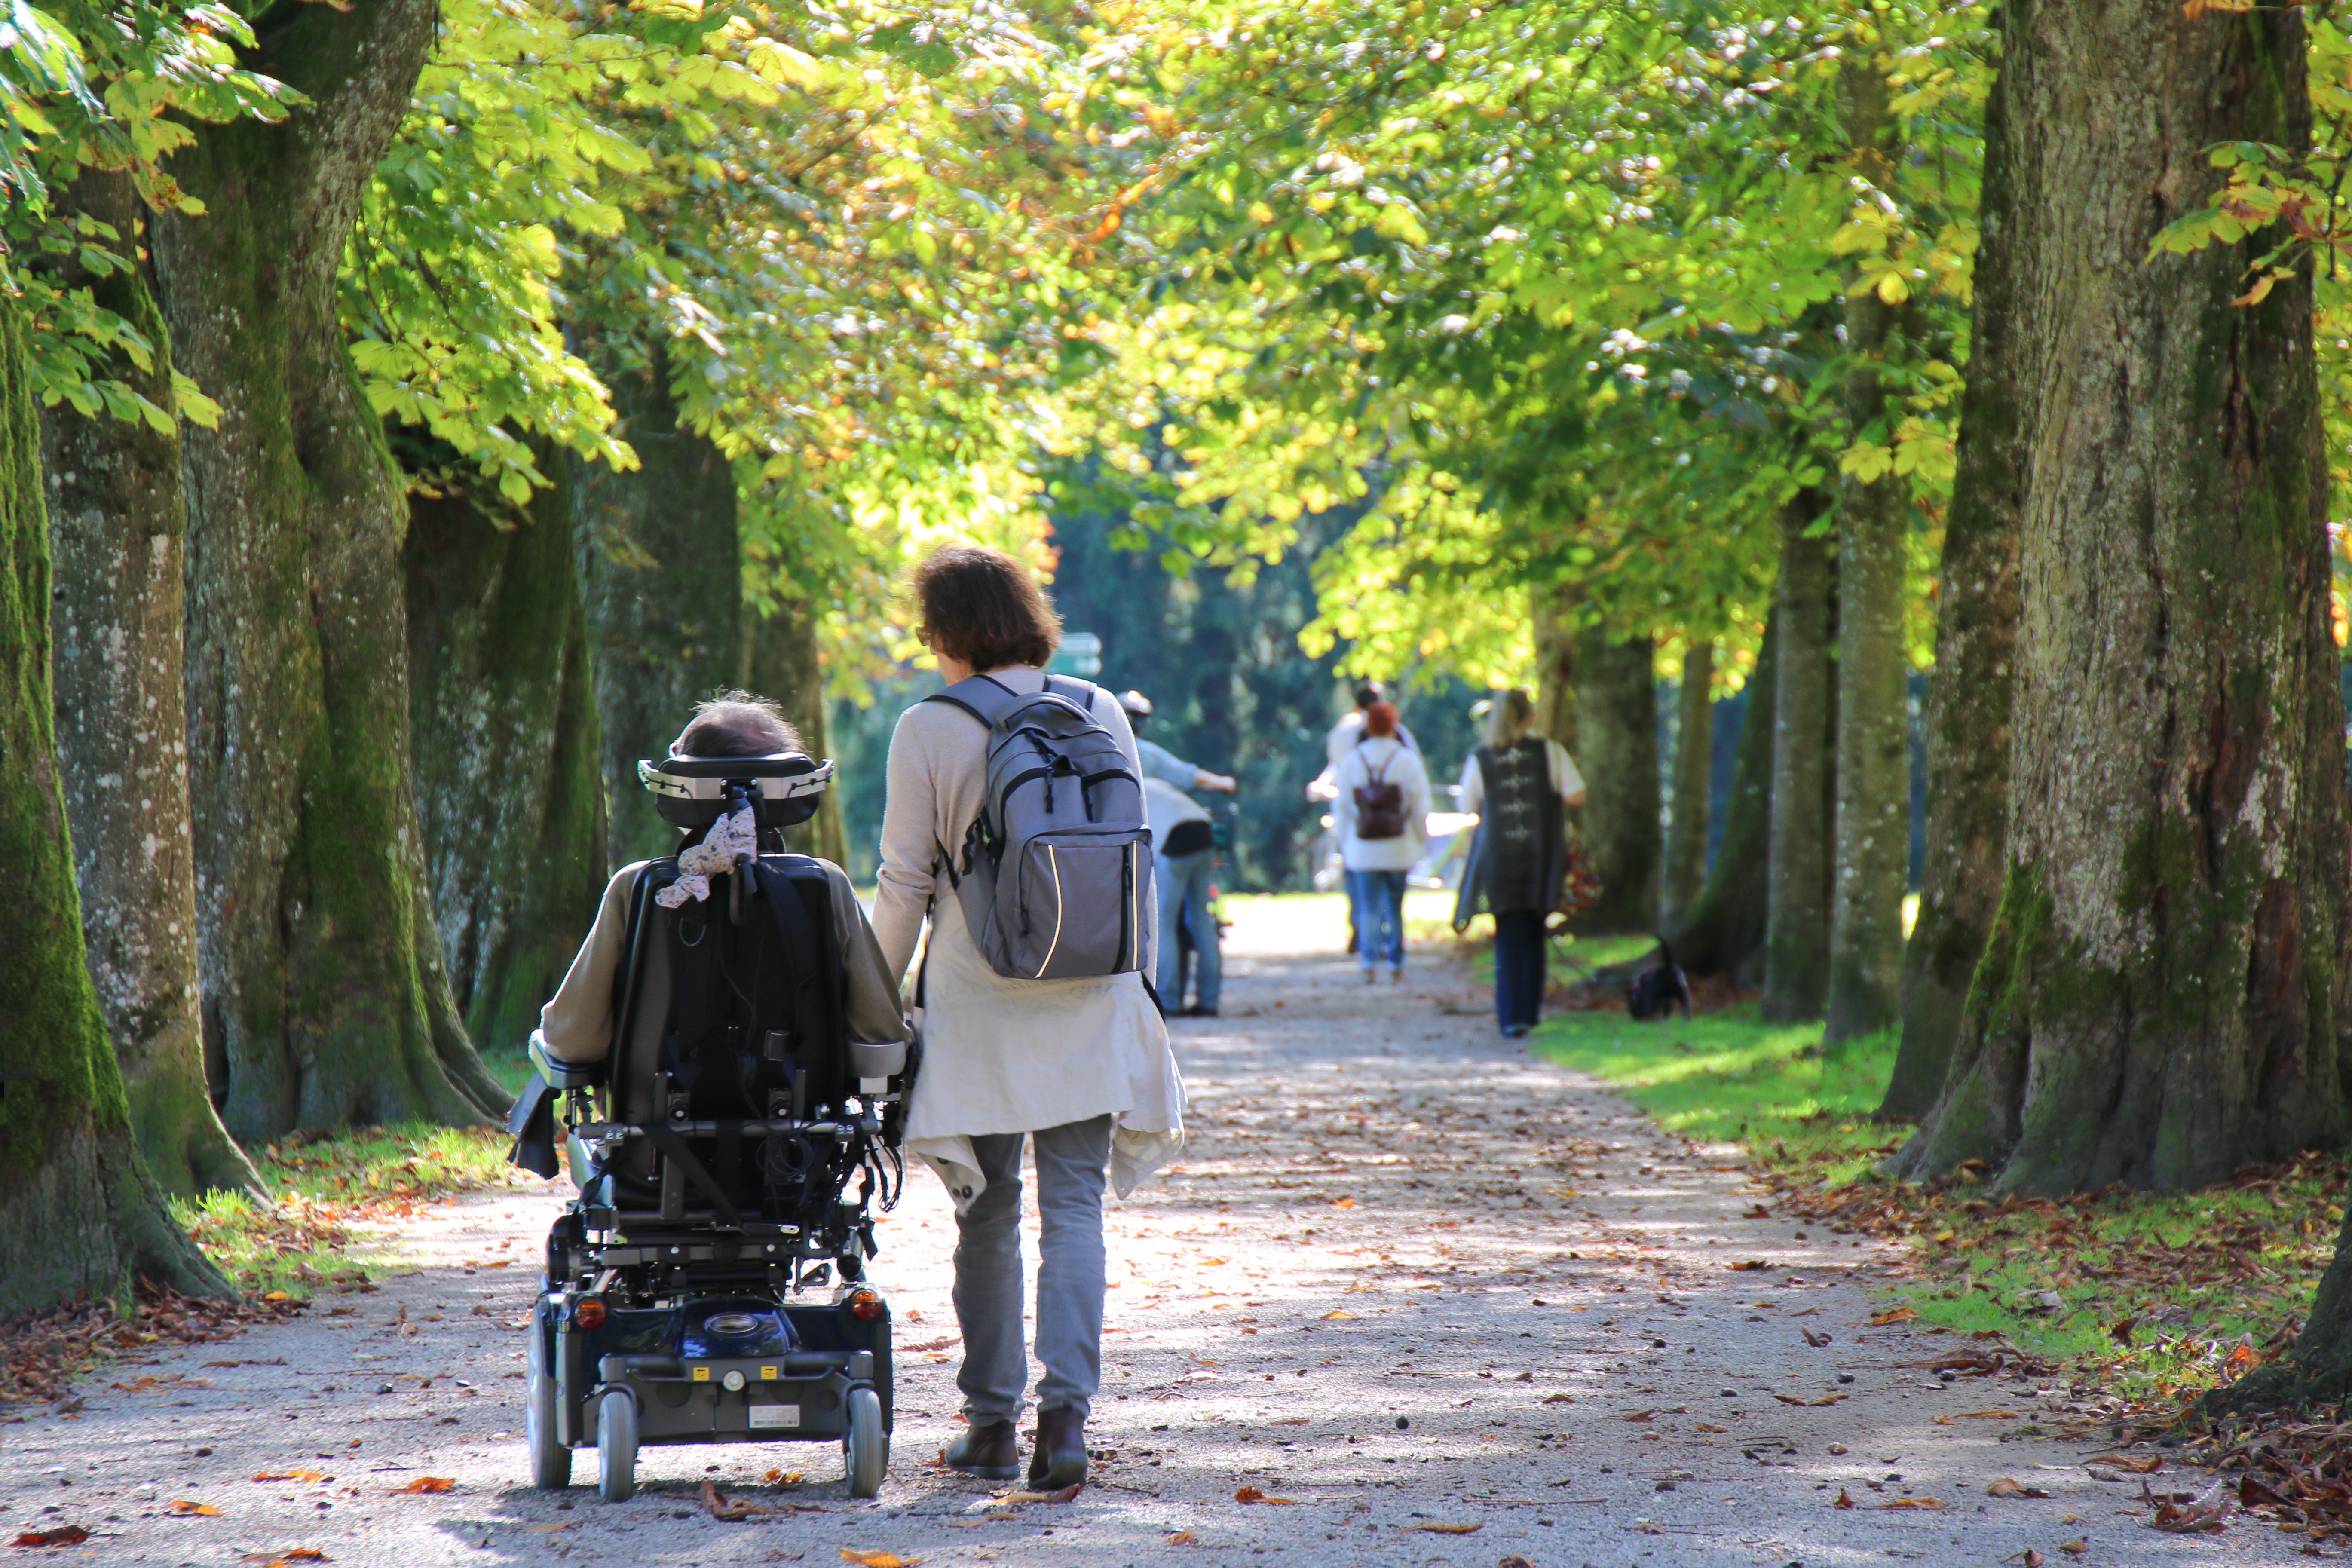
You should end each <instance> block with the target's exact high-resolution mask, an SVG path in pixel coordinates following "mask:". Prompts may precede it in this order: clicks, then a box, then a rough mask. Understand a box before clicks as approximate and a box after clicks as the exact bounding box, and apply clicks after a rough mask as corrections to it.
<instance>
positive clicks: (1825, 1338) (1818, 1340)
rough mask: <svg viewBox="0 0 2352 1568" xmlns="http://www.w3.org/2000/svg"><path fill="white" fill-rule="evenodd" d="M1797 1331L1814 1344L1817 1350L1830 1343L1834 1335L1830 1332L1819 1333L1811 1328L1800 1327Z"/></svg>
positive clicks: (1807, 1341)
mask: <svg viewBox="0 0 2352 1568" xmlns="http://www.w3.org/2000/svg"><path fill="white" fill-rule="evenodd" d="M1798 1332H1799V1333H1801V1334H1802V1335H1804V1336H1805V1342H1806V1343H1807V1344H1809V1345H1811V1346H1812V1347H1813V1348H1814V1349H1815V1350H1819V1349H1821V1348H1822V1346H1823V1345H1825V1344H1828V1343H1829V1342H1830V1341H1831V1339H1832V1337H1833V1336H1832V1335H1829V1334H1817V1333H1815V1332H1813V1331H1812V1330H1811V1329H1799V1330H1798Z"/></svg>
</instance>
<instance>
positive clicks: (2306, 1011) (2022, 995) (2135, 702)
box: [1905, 0, 2352, 1324]
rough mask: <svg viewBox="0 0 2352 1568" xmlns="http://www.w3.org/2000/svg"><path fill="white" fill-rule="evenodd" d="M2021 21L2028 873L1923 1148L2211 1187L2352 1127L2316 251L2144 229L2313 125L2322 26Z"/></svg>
mask: <svg viewBox="0 0 2352 1568" xmlns="http://www.w3.org/2000/svg"><path fill="white" fill-rule="evenodd" d="M2003 30H2004V33H2005V35H2006V37H2005V40H2004V47H2003V51H2002V59H2003V61H2004V64H2003V68H2002V75H2001V79H2000V84H1999V87H1998V89H1997V90H1999V91H2000V93H2001V94H2002V96H2003V98H2004V100H2005V101H2004V112H2005V113H2006V114H2007V115H2008V117H2009V124H2010V126H2011V129H2012V130H2013V131H2014V132H2015V133H2016V134H2015V136H2014V138H2013V139H2012V141H2011V148H2010V152H2011V162H2010V174H2011V181H2012V196H2013V201H2014V213H2015V221H2014V230H2013V234H2014V237H2015V241H2016V249H2015V252H2014V265H2015V267H2016V273H2015V279H2014V288H2015V297H2016V299H2017V300H2020V301H2021V307H2020V313H2019V316H2018V318H2017V320H2016V321H2015V322H2014V324H2013V329H2012V330H2013V331H2015V333H2016V336H2017V341H2018V342H2019V344H2020V345H2021V349H2020V353H2019V355H2018V358H2019V361H2020V370H2019V374H2018V375H2017V378H2016V388H2017V397H2018V405H2019V429H2020V432H2021V434H2020V437H2019V448H2020V450H2021V452H2023V453H2024V455H2025V463H2026V466H2025V469H2024V475H2023V494H2024V500H2023V507H2022V511H2021V520H2020V531H2021V532H2020V576H2021V583H2022V584H2023V588H2022V601H2021V604H2022V610H2021V616H2020V619H2019V632H2018V639H2017V647H2016V666H2017V674H2018V679H2017V689H2016V694H2015V706H2014V710H2013V714H2014V739H2013V743H2012V752H2011V773H2010V781H2011V782H2010V798H2011V814H2010V827H2009V837H2008V849H2007V856H2006V859H2007V869H2006V875H2005V877H2004V879H2003V888H2002V894H2001V902H2000V910H1999V912H1998V914H1997V916H1996V918H1995V921H1994V926H1993V930H1992V934H1991V937H1990V941H1989V942H1988V944H1987V947H1986V952H1985V954H1984V957H1983V959H1982V960H1981V962H1980V963H1979V965H1978V969H1977V973H1976V978H1975V982H1974V984H1973V986H1972V987H1971V990H1970V994H1969V1005H1968V1011H1967V1014H1966V1016H1965V1018H1964V1021H1963V1024H1962V1028H1961V1036H1960V1045H1959V1048H1958V1053H1957V1054H1956V1061H1955V1067H1954V1071H1953V1074H1952V1076H1951V1077H1950V1078H1949V1079H1948V1080H1947V1089H1946V1091H1945V1094H1944V1097H1943V1100H1942V1102H1941V1103H1940V1104H1939V1105H1938V1106H1937V1110H1935V1111H1934V1112H1933V1113H1932V1114H1931V1116H1930V1118H1929V1120H1928V1121H1927V1123H1926V1124H1925V1125H1924V1126H1923V1127H1922V1129H1921V1131H1920V1133H1919V1135H1918V1137H1917V1138H1916V1139H1915V1140H1914V1141H1913V1142H1912V1145H1911V1147H1910V1149H1909V1150H1907V1151H1906V1160H1905V1163H1906V1166H1907V1167H1908V1168H1909V1169H1910V1170H1912V1171H1914V1172H1916V1173H1931V1172H1935V1171H1941V1170H1947V1169H1949V1168H1950V1167H1951V1166H1952V1165H1953V1164H1955V1163H1958V1161H1961V1160H1964V1159H1969V1158H1971V1157H1982V1158H1984V1159H1986V1160H1988V1161H1990V1162H1991V1163H1993V1165H1994V1166H1995V1167H1996V1173H1995V1178H1994V1180H1993V1182H1992V1184H1991V1185H1992V1190H1994V1191H1998V1192H2003V1193H2058V1192H2067V1191H2079V1190H2084V1189H2088V1188H2095V1187H2098V1186H2101V1185H2104V1184H2106V1183H2109V1182H2117V1181H2120V1182H2125V1183H2128V1184H2135V1185H2145V1186H2151V1187H2159V1188H2180V1187H2189V1186H2195V1185H2198V1184H2202V1183H2206V1182H2210V1181H2214V1180H2217V1179H2219V1178H2221V1177H2223V1176H2226V1175H2227V1174H2229V1173H2231V1171H2233V1170H2236V1169H2238V1168H2239V1167H2240V1166H2242V1165H2246V1164H2250V1163H2262V1162H2268V1161H2274V1160H2281V1159H2284V1158H2286V1157H2288V1156H2290V1155H2292V1154H2294V1153H2295V1152H2298V1151H2300V1150H2304V1149H2313V1148H2329V1147H2333V1146H2334V1145H2335V1144H2336V1142H2337V1141H2338V1140H2340V1139H2341V1138H2342V1136H2343V1134H2344V1129H2345V1115H2344V1079H2343V1077H2342V1074H2341V1071H2340V1068H2339V1055H2338V1053H2339V1049H2340V1046H2341V1040H2340V1025H2341V1019H2342V1007H2343V1003H2344V990H2345V981H2346V974H2347V954H2346V952H2345V949H2344V944H2343V940H2342V938H2343V927H2342V921H2343V913H2342V911H2343V910H2344V907H2345V902H2346V898H2347V891H2352V889H2347V867H2346V856H2345V843H2346V834H2347V802H2346V787H2345V774H2344V750H2343V730H2344V715H2343V702H2342V698H2341V694H2340V691H2339V689H2338V685H2337V682H2338V663H2337V656H2336V647H2335V646H2334V643H2333V640H2332V638H2331V637H2330V636H2329V628H2328V594H2327V589H2328V558H2327V546H2326V526H2325V525H2326V484H2327V480H2326V468H2325V465H2324V462H2323V458H2322V453H2321V449H2320V443H2321V432H2320V424H2319V403H2318V393H2317V386H2316V379H2315V371H2314V365H2313V345H2312V329H2311V312H2312V286H2311V281H2310V278H2309V276H2308V267H2307V263H2303V264H2299V265H2298V270H2296V271H2295V272H2294V273H2293V274H2292V275H2291V276H2289V277H2287V278H2285V279H2282V280H2280V281H2278V282H2277V284H2276V286H2275V287H2274V288H2273V289H2271V291H2270V294H2269V296H2268V298H2266V299H2264V300H2261V301H2260V302H2258V303H2253V304H2251V305H2249V306H2246V307H2244V308H2233V305H2232V300H2233V298H2234V297H2236V296H2237V295H2238V294H2239V293H2240V292H2241V290H2242V289H2244V284H2245V276H2246V272H2245V269H2246V266H2247V263H2248V261H2249V260H2250V259H2251V258H2253V257H2256V256H2259V255H2262V254H2263V253H2264V252H2265V251H2266V250H2267V249H2268V248H2269V247H2272V246H2273V245H2274V244H2275V243H2276V242H2277V239H2278V236H2276V235H2273V234H2270V233H2261V234H2257V235H2254V236H2250V237H2248V238H2247V239H2246V240H2244V241H2243V242H2242V243H2241V244H2240V245H2236V246H2215V247H2208V248H2205V249H2202V250H2200V251H2197V252H2195V253H2192V254H2189V255H2172V254H2167V255H2159V256H2156V257H2154V258H2151V257H2150V256H2149V246H2150V242H2151V241H2152V240H2153V238H2154V237H2155V235H2156V233H2157V231H2158V228H2159V227H2160V226H2162V225H2163V224H2165V223H2166V222H2167V221H2168V220H2170V219H2171V218H2174V217H2176V216H2180V215H2181V214H2183V213H2187V212H2191V211H2195V210H2197V209H2199V208H2201V207H2203V206H2205V205H2208V204H2209V203H2210V202H2211V200H2212V199H2213V197H2214V195H2215V194H2216V192H2217V191H2218V189H2219V187H2220V185H2221V180H2222V175H2221V173H2220V172H2219V171H2217V170H2215V169H2213V168H2212V167H2211V166H2210V163H2209V162H2208V160H2207V158H2206V156H2205V152H2204V150H2205V149H2206V148H2208V147H2210V146H2212V145H2213V144H2215V143H2217V142H2237V141H2253V142H2271V143H2274V144H2277V145H2281V146H2284V147H2286V148H2288V149H2289V150H2290V151H2294V150H2300V149H2303V148H2305V147H2306V146H2307V145H2308V144H2309V140H2310V131H2311V110H2310V102H2309V98H2308V86H2307V81H2306V78H2305V40H2304V30H2303V20H2302V16H2301V14H2300V13H2298V12H2295V11H2292V10H2269V11H2253V12H2242V13H2221V12H2211V13H2206V14H2204V15H2202V16H2198V17H2197V18H2195V19H2191V18H2190V17H2189V16H2187V15H2185V14H2184V13H2183V11H2182V10H2180V9H2179V8H2178V7H2169V6H2167V7H2153V6H2150V7H2139V8H2126V7H2103V6H2066V5H2052V4H2047V3H2046V0H2029V3H2025V4H2019V5H2011V6H2009V7H2007V8H2005V9H2004V12H2003ZM2027 344H2030V345H2032V346H2031V348H2030V349H2027V348H2024V347H2023V346H2022V345H2027ZM2330 1310H2333V1311H2336V1312H2338V1313H2341V1312H2342V1311H2343V1303H2342V1302H2341V1301H2336V1302H2329V1301H2326V1300H2323V1301H2322V1302H2321V1304H2320V1306H2319V1307H2318V1308H2316V1309H2315V1312H2314V1322H2315V1324H2317V1323H2318V1322H2320V1321H2321V1320H2322V1319H2323V1318H2324V1317H2325V1316H2326V1312H2328V1311H2330Z"/></svg>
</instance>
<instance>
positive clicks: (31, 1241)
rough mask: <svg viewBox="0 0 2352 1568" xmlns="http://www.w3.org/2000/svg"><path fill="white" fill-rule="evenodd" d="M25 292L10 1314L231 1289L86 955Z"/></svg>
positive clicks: (4, 580)
mask: <svg viewBox="0 0 2352 1568" xmlns="http://www.w3.org/2000/svg"><path fill="white" fill-rule="evenodd" d="M41 491H42V484H41V426H40V420H39V417H38V416H37V414H36V413H35V412H34V407H33V397H32V394H31V390H30V388H29V386H28V384H27V375H26V363H25V328H24V315H23V307H22V305H21V304H19V303H18V302H17V301H16V300H8V299H5V298H0V866H5V867H7V868H8V876H9V889H8V892H9V896H8V898H7V899H5V900H0V1312H8V1311H15V1310H20V1309H23V1308H27V1307H46V1306H48V1305H50V1304H52V1303H53V1302H57V1301H59V1300H66V1299H68V1298H69V1297H71V1296H73V1295H74V1294H75V1293H77V1292H79V1291H88V1292H89V1293H90V1294H91V1295H93V1296H112V1297H118V1298H119V1297H121V1295H122V1294H123V1293H124V1292H125V1289H126V1288H127V1287H128V1286H129V1285H130V1284H131V1280H132V1279H134V1278H136V1277H139V1276H145V1277H147V1278H149V1279H154V1280H156V1281H157V1282H159V1283H163V1284H168V1285H172V1286H175V1287H177V1288H179V1289H184V1290H189V1291H193V1292H196V1293H198V1294H202V1295H207V1296H230V1295H233V1294H235V1292H234V1290H233V1289H231V1287H230V1285H229V1282H228V1281H227V1280H226V1279H224V1278H223V1277H222V1276H221V1273H220V1271H219V1270H218V1269H217V1268H214V1267H213V1265H212V1263H211V1262H210V1261H209V1260H208V1259H206V1258H205V1256H204V1254H203V1253H202V1252H200V1251H198V1250H197V1249H196V1247H195V1244H194V1243H193V1242H191V1241H190V1240H189V1239H188V1238H187V1237H186V1235H185V1234H184V1232H182V1231H181V1230H180V1228H179V1227H178V1226H175V1225H173V1223H172V1218H171V1215H170V1212H169V1211H168V1210H167V1209H166V1208H165V1206H164V1200H163V1190H162V1189H161V1188H160V1187H158V1186H157V1185H156V1184H155V1180H154V1178H153V1177H152V1175H150V1174H149V1173H148V1171H147V1163H146V1162H145V1161H144V1160H142V1158H141V1157H140V1154H139V1141H138V1138H137V1135H136V1134H135V1132H134V1131H133V1130H132V1128H131V1104H130V1100H129V1099H128V1098H127V1097H126V1096H125V1094H124V1092H123V1084H122V1075H121V1070H120V1069H119V1068H117V1067H116V1065H115V1060H114V1047H112V1046H111V1045H110V1044H109V1043H108V1040H107V1037H106V1019H105V1016H103V1014H101V1013H100V1009H99V1004H98V994H97V991H96V990H95V988H94V987H93V986H92V985H91V984H90V977H89V965H88V963H87V962H86V960H85V957H84V953H83V944H82V934H81V900H80V898H79V895H78V894H77V893H76V891H75V889H74V860H73V836H72V832H71V830H70V829H69V827H68V824H67V817H66V803H65V797H64V794H63V792H62V791H61V790H60V788H59V787H58V772H59V770H58V760H57V736H56V731H55V730H54V728H53V723H54V721H53V719H52V717H51V710H50V688H49V659H50V649H49V547H48V519H47V507H46V505H45V500H44V497H43V495H42V493H41Z"/></svg>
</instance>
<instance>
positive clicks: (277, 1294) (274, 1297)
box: [261, 1290, 293, 1301]
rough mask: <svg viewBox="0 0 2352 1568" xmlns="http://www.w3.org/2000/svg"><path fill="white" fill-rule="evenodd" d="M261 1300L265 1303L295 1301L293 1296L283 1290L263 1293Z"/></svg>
mask: <svg viewBox="0 0 2352 1568" xmlns="http://www.w3.org/2000/svg"><path fill="white" fill-rule="evenodd" d="M261 1299H262V1300H265V1301H290V1300H293V1298H292V1297H291V1296H289V1295H288V1294H287V1293H286V1292H285V1291H283V1290H265V1291H263V1292H262V1293H261Z"/></svg>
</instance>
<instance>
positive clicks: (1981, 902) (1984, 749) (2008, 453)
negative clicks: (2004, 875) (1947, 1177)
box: [1879, 93, 2026, 1120]
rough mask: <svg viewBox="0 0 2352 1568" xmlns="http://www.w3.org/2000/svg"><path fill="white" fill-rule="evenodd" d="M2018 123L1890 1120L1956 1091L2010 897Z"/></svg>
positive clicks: (1989, 127)
mask: <svg viewBox="0 0 2352 1568" xmlns="http://www.w3.org/2000/svg"><path fill="white" fill-rule="evenodd" d="M2009 158H2010V154H2009V137H2008V118H2007V114H2006V112H2005V110H2003V107H2002V100H2001V97H2000V94H1998V93H1995V94H1994V95H1993V97H1992V100H1991V101H1990V103H1988V104H1987V105H1986V111H1985V165H1984V184H1983V196H1982V201H1981V205H1979V209H1978V212H1979V219H1978V221H1979V236H1980V237H1979V240H1978V244H1977V264H1976V307H1975V313H1974V323H1975V324H1974V328H1973V330H1972V331H1971V332H1970V334H1969V372H1968V384H1967V386H1966V388H1965V389H1964V390H1963V391H1962V392H1961V394H1960V445H1959V454H1958V457H1959V471H1958V475H1957V477H1956V479H1955V480H1954V483H1953V487H1952V500H1951V505H1950V506H1949V508H1948V509H1947V510H1946V512H1945V516H1944V558H1943V563H1942V568H1941V587H1940V590H1939V594H1938V603H1937V616H1936V668H1935V672H1934V673H1933V674H1932V675H1930V676H1929V677H1928V679H1927V722H1926V725H1925V726H1924V728H1925V729H1926V731H1927V858H1926V867H1925V870H1924V871H1923V873H1922V875H1921V877H1920V882H1919V916H1918V919H1917V920H1916V921H1915V922H1914V923H1913V925H1912V928H1911V940H1910V942H1909V943H1908V944H1907V945H1906V947H1905V949H1904V952H1903V1044H1902V1046H1901V1047H1900V1048H1899V1049H1898V1050H1897V1051H1896V1053H1895V1073H1894V1077H1893V1078H1892V1079H1891V1080H1890V1081H1889V1082H1888V1084H1887V1086H1886V1099H1885V1102H1884V1103H1883V1104H1881V1105H1880V1107H1879V1114H1880V1115H1881V1116H1884V1117H1888V1118H1902V1119H1906V1120H1908V1119H1916V1118H1918V1117H1921V1116H1925V1115H1926V1114H1927V1111H1928V1110H1929V1109H1930V1108H1932V1107H1933V1106H1934V1105H1935V1103H1936V1096H1937V1093H1938V1092H1939V1091H1940V1090H1941V1089H1943V1087H1944V1075H1945V1072H1946V1070H1947V1069H1948V1068H1949V1067H1950V1065H1951V1060H1952V1046H1953V1042H1954V1041H1955V1040H1956V1039H1958V1037H1959V1031H1960V1013H1961V1010H1962V1008H1964V1007H1965V1006H1966V1005H1967V1004H1968V999H1969V977H1970V976H1972V975H1973V974H1975V973H1976V967H1977V959H1978V957H1979V955H1980V954H1982V953H1983V952H1984V943H1985V933H1986V932H1987V931H1990V930H1991V929H1992V917H1993V910H1994V907H1995V906H1996V905H1997V904H1998V903H1999V902H2000V882H2001V869H2002V865H2003V859H2002V850H2003V837H2004V835H2005V834H2006V833H2007V831H2008V827H2009V705H2010V691H2011V682H2010V678H2009V669H2010V658H2011V652H2012V648H2013V645H2014V644H2015V642H2016V638H2017V594H2018V586H2017V517H2018V509H2019V507H2020V505H2021V500H2022V495H2021V490H2020V489H2019V482H2020V479H2021V477H2022V475H2023V474H2024V471H2025V451H2024V448H2023V447H2022V445H2021V442H2020V439H2019V436H2020V431H2019V426H2018V418H2017V402H2016V398H2015V395H2014V394H2013V392H2012V390H2011V389H2012V387H2013V386H2014V385H2015V383H2016V379H2017V376H2018V374H2019V373H2020V371H2021V368H2022V360H2023V354H2024V349H2025V346H2026V345H2025V342H2024V340H2023V339H2022V338H2021V336H2020V334H2019V333H2018V332H2017V331H2015V328H2014V315H2015V312H2016V310H2017V308H2018V300H2017V296H2016V292H2015V289H2014V288H2013V285H2012V281H2011V279H2012V276H2013V272H2014V268H2012V266H2011V250H2012V248H2013V239H2012V236H2011V195H2010V181H2009Z"/></svg>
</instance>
